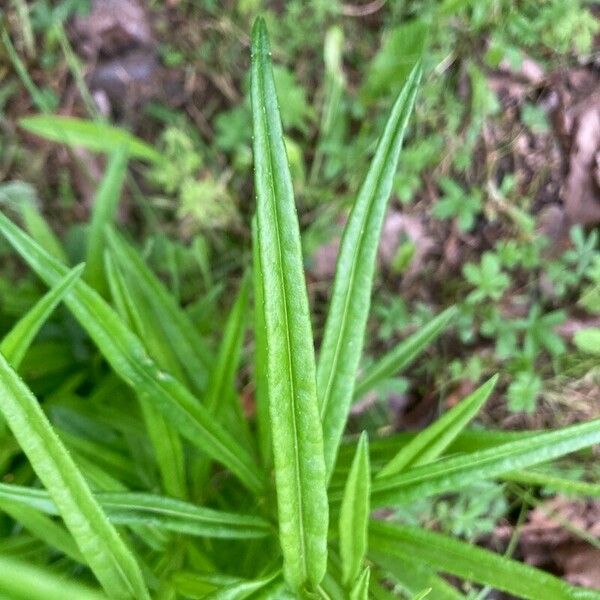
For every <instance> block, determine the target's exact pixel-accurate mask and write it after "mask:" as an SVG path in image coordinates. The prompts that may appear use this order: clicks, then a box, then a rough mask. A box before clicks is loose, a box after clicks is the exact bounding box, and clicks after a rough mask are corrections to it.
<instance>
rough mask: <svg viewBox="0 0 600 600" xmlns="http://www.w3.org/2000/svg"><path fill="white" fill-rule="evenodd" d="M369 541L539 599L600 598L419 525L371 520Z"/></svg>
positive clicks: (531, 599) (397, 553)
mask: <svg viewBox="0 0 600 600" xmlns="http://www.w3.org/2000/svg"><path fill="white" fill-rule="evenodd" d="M369 531H370V536H369V543H370V544H371V543H372V544H373V546H374V547H376V548H377V551H378V552H379V553H385V554H387V555H390V556H395V557H398V558H407V559H409V560H415V559H417V560H419V561H420V562H423V563H425V564H427V565H429V566H430V567H433V568H434V569H436V570H438V571H441V572H443V573H448V574H451V575H455V576H457V577H460V578H462V579H466V580H468V581H474V582H476V583H480V584H483V585H489V586H492V587H494V588H496V589H498V590H501V591H504V592H507V593H509V594H512V595H515V596H518V597H519V598H527V599H529V600H539V599H540V598H552V599H553V600H574V599H575V598H580V599H584V598H589V599H590V600H591V599H594V598H595V599H596V600H597V599H598V598H600V592H593V591H591V590H590V591H589V592H588V591H587V590H583V589H577V588H575V587H572V586H570V585H568V584H567V583H565V582H564V581H562V580H560V579H558V578H557V577H553V576H552V575H549V574H547V573H544V572H543V571H540V570H539V569H535V568H533V567H530V566H528V565H525V564H523V563H520V562H517V561H515V560H510V559H508V558H505V557H504V556H500V555H498V554H494V553H493V552H490V551H489V550H483V549H482V548H477V547H476V546H473V545H471V544H469V543H467V542H462V541H458V540H455V539H453V538H450V537H447V536H445V535H442V534H440V533H433V532H431V531H427V530H425V529H421V528H417V527H409V526H404V525H398V524H392V523H382V522H379V521H371V525H370V529H369Z"/></svg>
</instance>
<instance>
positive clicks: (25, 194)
mask: <svg viewBox="0 0 600 600" xmlns="http://www.w3.org/2000/svg"><path fill="white" fill-rule="evenodd" d="M0 203H2V204H4V203H6V204H7V205H8V206H10V207H11V209H12V210H14V211H16V212H18V213H19V214H20V215H21V218H22V219H23V225H24V226H25V229H26V231H28V232H29V235H30V236H31V237H32V238H33V239H34V240H35V241H36V242H37V243H38V244H39V245H40V246H42V247H43V248H45V249H46V250H47V251H48V252H50V254H52V255H53V256H54V257H56V258H58V260H61V261H62V262H65V263H66V262H67V256H66V254H65V251H64V249H63V247H62V245H61V243H60V242H59V241H58V238H57V237H56V235H55V234H54V232H53V231H52V229H51V228H50V226H49V225H48V223H46V221H45V220H44V217H42V215H41V214H40V210H39V205H40V200H39V198H38V196H37V193H36V190H35V188H34V187H33V186H32V185H30V184H28V183H25V182H24V181H18V180H17V181H9V182H7V183H3V184H1V185H0Z"/></svg>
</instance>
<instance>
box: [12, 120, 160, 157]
mask: <svg viewBox="0 0 600 600" xmlns="http://www.w3.org/2000/svg"><path fill="white" fill-rule="evenodd" d="M19 125H20V126H21V127H22V128H23V129H25V130H26V131H29V132H30V133H34V134H35V135H39V136H40V137H43V138H45V139H47V140H51V141H53V142H60V143H61V144H66V145H67V146H74V147H78V146H81V147H83V148H87V149H88V150H92V151H93V152H107V153H111V152H114V151H115V150H117V148H120V147H125V148H126V149H127V151H128V153H129V154H130V155H131V157H133V158H140V159H143V160H148V161H151V162H155V163H161V162H163V161H164V157H163V155H162V154H161V153H160V152H158V151H157V150H156V149H155V148H153V147H152V146H150V145H149V144H146V142H144V141H143V140H141V139H139V138H137V137H135V136H134V135H132V134H131V133H129V132H128V131H126V130H125V129H121V128H119V127H115V126H114V125H108V124H107V123H101V122H99V121H85V120H83V119H76V118H74V117H65V116H61V115H35V116H33V117H25V118H23V119H21V120H20V121H19Z"/></svg>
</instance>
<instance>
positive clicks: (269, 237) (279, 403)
mask: <svg viewBox="0 0 600 600" xmlns="http://www.w3.org/2000/svg"><path fill="white" fill-rule="evenodd" d="M252 113H253V124H254V164H255V171H254V173H255V186H256V196H257V219H258V248H259V253H260V263H261V266H262V276H263V281H262V287H263V302H264V316H265V325H266V336H267V373H268V385H269V391H268V393H269V402H270V406H269V409H270V415H271V430H272V435H273V455H274V459H275V482H276V488H277V502H278V512H279V533H280V540H281V548H282V551H283V556H284V574H285V577H286V580H287V582H288V583H289V584H290V586H291V587H292V588H294V589H300V588H302V587H304V586H306V585H309V586H312V587H316V586H317V585H318V584H319V582H320V581H321V579H322V578H323V575H324V574H325V568H326V564H327V524H328V516H327V514H328V504H327V485H326V479H325V462H324V458H323V440H322V434H321V425H320V422H319V413H318V407H317V393H316V382H315V357H314V348H313V337H312V330H311V323H310V317H309V308H308V298H307V293H306V284H305V280H304V270H303V263H302V248H301V244H300V232H299V228H298V217H297V215H296V208H295V205H294V195H293V189H292V182H291V179H290V174H289V168H288V165H287V161H286V151H285V145H284V142H283V132H282V127H281V119H280V117H279V111H278V109H277V95H276V93H275V85H274V82H273V74H272V68H271V60H270V50H269V41H268V37H267V30H266V26H265V23H264V21H263V20H262V19H258V20H257V21H256V23H255V25H254V30H253V33H252Z"/></svg>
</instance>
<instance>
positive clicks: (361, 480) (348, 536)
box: [339, 432, 371, 589]
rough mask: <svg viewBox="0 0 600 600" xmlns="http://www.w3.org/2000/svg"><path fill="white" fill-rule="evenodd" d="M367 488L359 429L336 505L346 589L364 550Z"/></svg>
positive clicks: (366, 450) (366, 454)
mask: <svg viewBox="0 0 600 600" xmlns="http://www.w3.org/2000/svg"><path fill="white" fill-rule="evenodd" d="M370 488H371V471H370V467H369V442H368V438H367V434H366V433H364V432H363V434H362V435H361V436H360V441H359V442H358V446H357V447H356V454H355V456H354V461H353V462H352V467H351V469H350V473H349V474H348V479H347V481H346V487H345V489H344V497H343V499H342V506H341V508H340V520H339V533H340V556H341V559H342V578H343V583H344V585H345V586H346V587H347V588H348V589H352V585H353V583H354V581H355V580H356V578H357V577H358V574H359V573H360V571H361V568H362V566H363V561H364V559H365V554H366V551H367V528H368V522H369V497H370V491H371V490H370Z"/></svg>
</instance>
